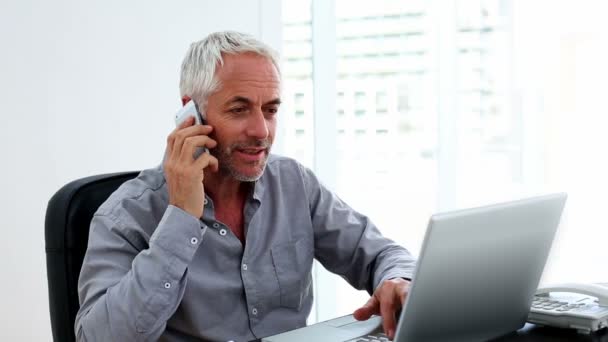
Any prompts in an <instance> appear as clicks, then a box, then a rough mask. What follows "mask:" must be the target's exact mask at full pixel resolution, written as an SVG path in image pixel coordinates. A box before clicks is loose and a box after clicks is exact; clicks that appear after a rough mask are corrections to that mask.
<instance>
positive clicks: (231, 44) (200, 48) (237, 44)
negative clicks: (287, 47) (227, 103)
mask: <svg viewBox="0 0 608 342" xmlns="http://www.w3.org/2000/svg"><path fill="white" fill-rule="evenodd" d="M247 52H252V53H255V54H258V55H260V56H262V57H266V58H268V59H269V60H270V61H271V62H272V64H274V66H275V67H276V68H277V72H278V73H279V75H280V73H281V71H280V68H279V61H278V55H277V53H276V52H275V51H274V50H273V49H272V48H271V47H269V46H268V45H266V44H264V43H262V42H261V41H259V40H257V39H255V38H254V37H252V36H250V35H248V34H244V33H240V32H234V31H224V32H215V33H211V34H210V35H208V36H207V37H205V38H204V39H203V40H200V41H198V42H194V43H192V44H191V45H190V49H188V52H187V53H186V56H185V57H184V61H183V62H182V68H181V75H180V80H179V91H180V95H181V97H182V98H183V97H184V96H188V97H190V98H191V99H193V100H194V101H195V102H196V103H197V104H198V105H199V106H200V107H201V109H204V108H205V107H206V106H207V98H208V97H209V95H210V94H211V93H213V92H214V91H215V90H217V89H218V88H219V86H220V84H219V81H218V80H217V78H216V77H215V71H216V67H217V66H218V65H220V66H221V65H223V64H224V59H223V58H222V54H241V53H247Z"/></svg>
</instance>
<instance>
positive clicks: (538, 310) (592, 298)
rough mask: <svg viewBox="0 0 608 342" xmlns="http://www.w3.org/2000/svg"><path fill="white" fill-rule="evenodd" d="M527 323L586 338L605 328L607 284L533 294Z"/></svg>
mask: <svg viewBox="0 0 608 342" xmlns="http://www.w3.org/2000/svg"><path fill="white" fill-rule="evenodd" d="M528 322H530V323H534V324H538V325H546V326H553V327H560V328H572V329H576V330H577V331H578V332H579V333H584V334H589V333H591V332H593V331H596V330H600V329H603V328H606V327H608V283H603V284H576V283H566V284H557V285H553V286H548V287H541V288H539V289H538V290H537V291H536V295H535V296H534V301H533V302H532V308H531V309H530V313H529V315H528Z"/></svg>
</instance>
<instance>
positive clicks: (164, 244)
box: [75, 205, 206, 341]
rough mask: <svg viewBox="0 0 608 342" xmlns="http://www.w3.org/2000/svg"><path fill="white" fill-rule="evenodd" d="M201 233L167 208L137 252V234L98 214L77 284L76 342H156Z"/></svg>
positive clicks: (187, 217) (172, 309)
mask: <svg viewBox="0 0 608 342" xmlns="http://www.w3.org/2000/svg"><path fill="white" fill-rule="evenodd" d="M205 229H206V228H203V229H201V226H200V223H199V220H198V219H196V218H195V217H193V216H191V215H189V214H188V213H186V212H185V211H183V210H181V209H179V208H177V207H174V206H171V205H170V206H168V207H167V210H166V211H165V213H164V215H163V217H162V219H161V221H160V223H159V224H158V226H157V227H156V229H155V230H154V233H153V234H152V236H151V237H150V241H149V244H148V248H146V249H140V247H138V245H140V244H141V243H137V241H140V240H141V236H135V234H138V233H135V232H136V231H140V230H135V229H129V227H125V226H123V223H121V222H120V221H119V220H118V219H117V218H116V217H115V216H112V215H111V214H99V213H98V214H96V215H95V216H94V217H93V220H92V221H91V227H90V235H89V246H88V249H87V252H86V254H85V258H84V262H83V265H82V270H81V273H80V278H79V282H78V295H79V300H80V310H79V311H78V314H77V316H76V324H75V332H76V336H77V340H79V341H119V340H123V341H144V340H145V341H149V340H156V339H158V338H159V336H160V335H161V334H162V333H163V331H164V329H165V326H166V322H167V320H168V319H169V318H170V317H171V315H173V313H174V312H175V310H176V309H177V307H178V305H179V303H180V302H181V299H182V297H183V295H184V290H185V286H186V274H187V269H188V265H189V264H190V261H191V260H192V258H193V256H194V254H195V252H196V250H197V248H198V246H199V245H200V242H201V241H202V239H203V235H204V233H205Z"/></svg>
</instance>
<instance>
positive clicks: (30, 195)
mask: <svg viewBox="0 0 608 342" xmlns="http://www.w3.org/2000/svg"><path fill="white" fill-rule="evenodd" d="M279 5H280V1H279V0H258V1H247V0H242V1H237V0H224V1H200V0H198V1H195V0H192V1H143V0H138V1H118V0H111V1H108V0H105V1H102V0H98V1H76V0H73V1H68V0H59V1H45V0H28V1H19V0H9V1H5V0H3V1H2V2H0V44H1V45H0V46H1V47H2V48H1V51H0V149H1V150H0V151H1V154H0V157H1V158H2V170H1V174H0V175H1V177H0V213H1V216H0V222H1V224H2V239H1V240H0V253H1V254H0V256H1V258H0V266H1V267H0V269H1V271H2V281H0V297H1V300H0V302H1V303H2V306H1V307H0V321H1V322H2V327H1V329H0V340H19V341H49V340H51V330H50V319H49V311H48V298H47V284H46V282H47V280H46V265H45V253H44V214H45V210H46V205H47V201H48V200H49V198H50V197H51V196H52V194H53V193H54V192H55V191H56V190H58V189H59V188H60V187H61V186H62V185H64V184H65V183H67V182H69V181H71V180H73V179H76V178H80V177H84V176H88V175H92V174H99V173H105V172H115V171H125V170H138V169H142V168H147V167H152V166H154V165H156V164H158V163H159V162H160V160H161V158H162V154H163V151H164V142H165V138H166V136H167V134H168V133H169V132H170V131H171V130H172V128H173V122H172V115H173V114H174V112H175V111H176V110H177V109H178V107H179V105H180V100H179V92H178V80H179V78H178V77H179V76H178V71H179V66H180V63H181V59H182V57H183V55H184V54H185V51H186V49H187V48H188V46H189V44H190V43H191V42H192V41H195V40H199V39H201V38H203V37H204V36H205V35H206V34H208V33H210V32H212V31H218V30H226V29H230V30H238V31H243V32H248V33H251V34H253V35H255V36H257V37H259V38H262V39H263V40H264V41H266V42H267V43H269V44H270V45H272V46H274V47H275V48H277V49H280V45H281V44H280V42H281V33H280V32H281V30H280V29H281V26H280V13H281V12H280V6H279Z"/></svg>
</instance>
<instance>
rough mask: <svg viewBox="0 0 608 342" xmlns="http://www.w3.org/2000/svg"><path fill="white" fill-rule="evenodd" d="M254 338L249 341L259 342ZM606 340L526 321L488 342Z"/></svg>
mask: <svg viewBox="0 0 608 342" xmlns="http://www.w3.org/2000/svg"><path fill="white" fill-rule="evenodd" d="M260 341H261V340H254V341H251V342H260ZM537 341H538V342H583V341H585V342H591V341H592V342H608V329H604V330H600V331H599V332H597V333H595V334H590V335H584V334H579V333H577V332H576V330H573V329H572V330H571V329H557V328H549V327H539V326H535V325H534V324H529V323H527V324H526V325H525V326H524V327H523V328H521V329H519V330H517V331H515V332H513V333H511V334H509V335H505V336H503V337H500V338H497V339H493V340H491V341H490V342H537Z"/></svg>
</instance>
